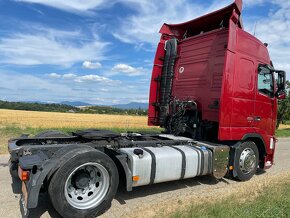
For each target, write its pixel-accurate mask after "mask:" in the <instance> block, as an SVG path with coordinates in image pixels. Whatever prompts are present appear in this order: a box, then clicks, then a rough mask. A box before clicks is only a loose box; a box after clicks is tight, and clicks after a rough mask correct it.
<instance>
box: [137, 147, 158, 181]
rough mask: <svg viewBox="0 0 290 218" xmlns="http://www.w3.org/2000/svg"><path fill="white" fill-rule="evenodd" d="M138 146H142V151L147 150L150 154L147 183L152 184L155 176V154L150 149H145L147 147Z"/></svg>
mask: <svg viewBox="0 0 290 218" xmlns="http://www.w3.org/2000/svg"><path fill="white" fill-rule="evenodd" d="M138 147H139V146H138ZM140 148H142V149H143V150H144V151H147V152H148V153H149V154H150V155H151V158H152V162H151V174H150V183H149V185H152V184H154V180H155V176H156V157H155V154H154V153H153V152H152V151H151V150H150V149H147V148H145V147H142V146H140Z"/></svg>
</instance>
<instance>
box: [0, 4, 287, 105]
mask: <svg viewBox="0 0 290 218" xmlns="http://www.w3.org/2000/svg"><path fill="white" fill-rule="evenodd" d="M231 2H232V1H231V0H212V1H210V0H208V1H204V0H191V1H187V0H180V1H170V3H169V2H168V1H165V0H110V1H108V0H86V1H84V0H70V1H59V0H0V77H1V79H0V99H2V100H9V101H47V102H60V101H65V100H67V101H76V100H78V101H85V102H89V103H93V104H100V105H111V104H118V103H126V102H131V101H138V102H147V101H148V92H149V83H150V77H151V69H152V63H153V58H154V54H155V47H156V45H157V42H158V40H159V37H160V35H159V33H158V31H159V29H160V27H161V25H162V24H163V23H164V22H166V23H180V22H184V21H187V20H191V19H193V18H196V17H198V16H200V15H203V14H206V13H209V12H211V11H213V10H216V9H219V8H221V7H224V6H226V5H228V4H230V3H231ZM243 20H244V26H245V29H246V30H247V31H248V32H250V33H253V32H254V27H255V23H256V24H257V25H256V36H257V37H258V38H259V39H261V40H262V41H263V42H268V43H269V50H270V55H271V58H272V60H273V62H274V65H275V67H276V68H280V69H283V70H286V71H288V72H290V70H288V69H290V37H289V29H290V1H283V0H272V1H269V0H255V1H254V0H244V9H243ZM289 76H290V74H289V73H288V78H289Z"/></svg>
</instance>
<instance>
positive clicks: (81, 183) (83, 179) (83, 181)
mask: <svg viewBox="0 0 290 218" xmlns="http://www.w3.org/2000/svg"><path fill="white" fill-rule="evenodd" d="M89 182H90V175H89V174H88V173H87V172H85V171H83V172H80V173H77V174H75V175H73V177H72V184H73V186H74V187H75V188H76V189H84V188H85V187H87V186H88V185H89Z"/></svg>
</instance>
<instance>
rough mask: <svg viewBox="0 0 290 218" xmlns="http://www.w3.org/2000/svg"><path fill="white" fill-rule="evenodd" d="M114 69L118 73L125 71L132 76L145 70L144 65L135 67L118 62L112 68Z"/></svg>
mask: <svg viewBox="0 0 290 218" xmlns="http://www.w3.org/2000/svg"><path fill="white" fill-rule="evenodd" d="M112 71H113V72H116V73H125V74H127V75H130V76H135V75H140V74H141V73H142V72H144V69H143V68H142V67H139V68H135V67H132V66H130V65H128V64H116V65H115V66H114V67H113V68H112Z"/></svg>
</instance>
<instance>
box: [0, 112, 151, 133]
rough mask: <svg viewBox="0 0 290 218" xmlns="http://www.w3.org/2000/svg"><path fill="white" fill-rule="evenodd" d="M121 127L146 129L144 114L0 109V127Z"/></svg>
mask: <svg viewBox="0 0 290 218" xmlns="http://www.w3.org/2000/svg"><path fill="white" fill-rule="evenodd" d="M9 125H14V126H17V127H20V128H27V127H30V128H42V129H43V128H47V129H51V128H57V129H58V128H123V129H127V128H128V129H146V128H148V129H149V128H150V127H148V126H147V117H146V116H127V115H108V114H75V113H58V112H38V111H21V110H5V109H0V128H3V127H6V126H9Z"/></svg>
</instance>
